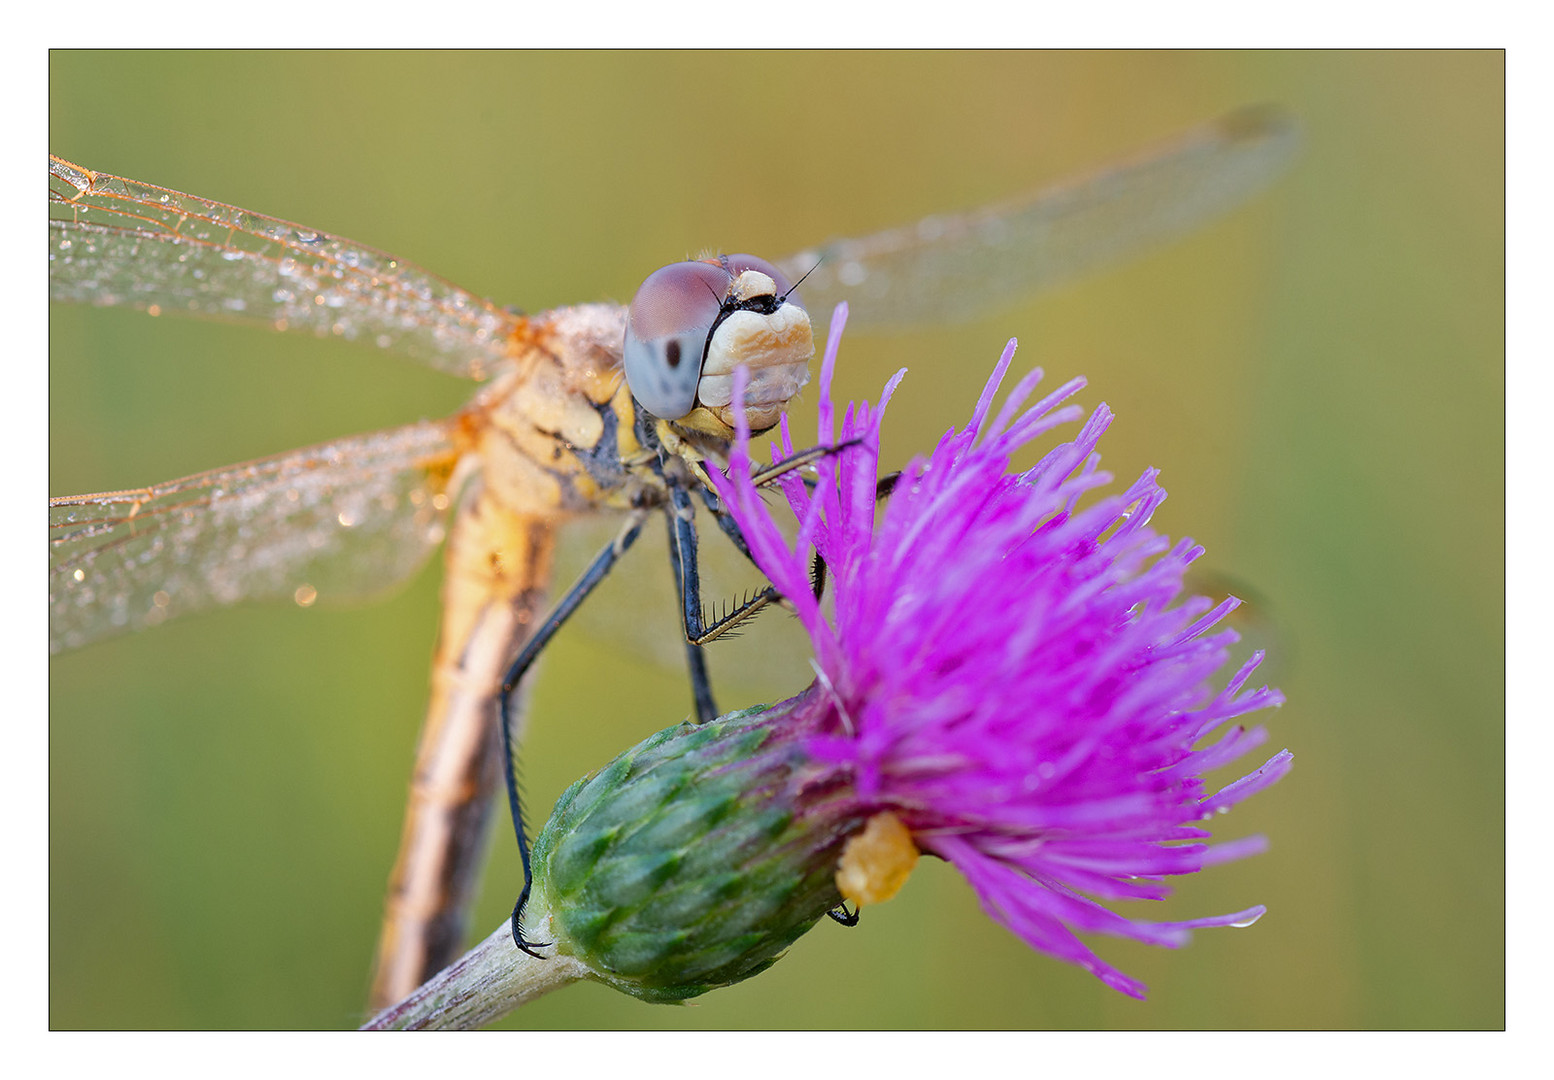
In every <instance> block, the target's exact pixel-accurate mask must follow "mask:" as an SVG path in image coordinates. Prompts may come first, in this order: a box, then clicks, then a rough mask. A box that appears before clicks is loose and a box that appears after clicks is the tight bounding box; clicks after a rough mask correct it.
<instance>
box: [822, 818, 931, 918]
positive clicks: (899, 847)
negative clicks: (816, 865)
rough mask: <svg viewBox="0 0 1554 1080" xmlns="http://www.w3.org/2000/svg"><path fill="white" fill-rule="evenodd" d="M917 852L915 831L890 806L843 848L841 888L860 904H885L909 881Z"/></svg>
mask: <svg viewBox="0 0 1554 1080" xmlns="http://www.w3.org/2000/svg"><path fill="white" fill-rule="evenodd" d="M917 856H918V850H917V845H916V844H914V843H912V833H911V831H910V830H908V829H907V827H906V826H905V825H903V824H901V819H900V818H898V817H896V815H895V814H892V813H891V812H890V811H889V810H885V811H882V812H881V813H878V814H875V815H874V816H873V817H871V818H870V819H869V823H868V824H867V825H865V826H864V828H863V832H861V833H859V834H858V835H857V836H854V837H853V838H852V839H851V840H849V841H847V846H846V847H844V848H843V849H842V859H841V862H840V863H838V864H837V868H836V888H837V891H838V892H840V893H841V894H842V896H843V898H845V899H847V900H851V901H852V902H853V903H854V904H857V905H858V906H860V907H861V906H863V905H864V904H882V903H884V902H885V901H886V900H889V899H890V898H891V897H892V896H895V895H896V893H898V892H899V891H900V890H901V886H903V885H905V884H906V879H907V876H908V875H909V874H911V873H912V867H913V865H914V864H915V863H916V862H917Z"/></svg>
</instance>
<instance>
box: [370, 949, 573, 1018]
mask: <svg viewBox="0 0 1554 1080" xmlns="http://www.w3.org/2000/svg"><path fill="white" fill-rule="evenodd" d="M586 973H587V969H586V968H585V967H584V966H583V965H582V964H581V963H579V962H578V961H577V960H575V959H574V958H572V957H570V956H554V957H550V958H549V959H545V960H540V959H536V958H535V957H533V956H529V955H528V954H527V953H522V952H519V951H518V949H517V947H516V946H515V945H514V944H513V938H512V933H511V932H510V931H509V929H508V926H507V923H505V922H504V923H503V924H502V925H501V926H500V927H498V928H497V930H496V931H495V932H494V933H493V934H492V935H491V936H490V937H488V938H486V940H484V941H482V942H481V943H480V944H479V945H476V946H475V947H474V948H473V949H471V950H470V951H469V952H467V953H465V954H464V955H463V956H461V957H460V958H459V959H457V960H455V961H454V962H453V963H452V964H449V965H448V966H447V967H446V968H444V969H443V970H442V971H439V972H438V973H437V974H436V975H434V976H432V977H431V978H430V979H429V980H427V981H426V982H425V983H424V984H422V985H421V986H420V987H418V988H417V989H416V990H415V991H414V992H413V993H412V994H411V995H410V996H409V997H407V998H405V999H404V1000H403V1001H400V1002H398V1003H396V1004H394V1005H390V1006H389V1007H388V1008H386V1009H384V1010H383V1011H382V1012H380V1013H378V1015H376V1016H374V1017H373V1018H372V1019H371V1020H369V1021H367V1023H365V1024H363V1025H362V1028H361V1030H363V1031H468V1030H471V1029H473V1028H478V1027H481V1026H483V1025H485V1024H489V1023H490V1022H491V1021H493V1020H497V1019H499V1018H501V1017H503V1016H506V1015H507V1014H508V1013H510V1012H512V1011H513V1010H514V1009H516V1008H517V1007H518V1006H520V1005H522V1004H524V1003H525V1002H528V1001H532V1000H534V999H535V998H537V997H540V996H542V995H544V994H548V993H550V991H552V990H556V989H559V988H560V987H563V986H565V985H567V984H568V983H570V982H575V981H576V980H578V979H581V978H582V977H583V976H584V975H585V974H586Z"/></svg>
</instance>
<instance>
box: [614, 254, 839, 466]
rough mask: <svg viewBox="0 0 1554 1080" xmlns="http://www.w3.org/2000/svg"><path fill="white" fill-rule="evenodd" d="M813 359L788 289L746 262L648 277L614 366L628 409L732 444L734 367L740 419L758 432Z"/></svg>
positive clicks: (714, 262) (679, 268)
mask: <svg viewBox="0 0 1554 1080" xmlns="http://www.w3.org/2000/svg"><path fill="white" fill-rule="evenodd" d="M814 355H815V339H814V333H813V331H812V330H811V329H810V325H809V313H808V312H807V311H805V310H804V305H803V303H802V302H801V301H800V300H799V297H798V295H797V293H796V292H795V291H794V288H793V286H792V285H791V284H790V283H789V282H788V279H787V277H786V275H784V274H783V272H782V271H781V270H778V269H777V268H776V267H775V266H773V265H772V264H771V263H768V262H766V261H765V260H764V259H758V258H756V257H755V256H753V255H723V256H719V257H718V258H716V259H709V260H707V261H705V262H679V263H671V264H670V265H668V266H665V267H662V268H660V269H658V270H655V271H654V272H653V273H652V274H650V275H649V276H648V278H647V280H646V281H644V282H643V283H642V287H641V288H640V289H638V290H637V295H636V297H635V298H633V299H632V301H631V307H630V308H629V309H628V311H627V315H626V342H625V347H624V351H623V354H622V360H623V365H624V369H625V372H626V382H627V383H628V385H630V387H631V392H632V396H633V397H635V398H636V400H637V402H638V404H640V405H641V406H642V407H643V408H644V409H646V410H647V411H648V412H650V413H652V414H653V415H654V416H658V417H662V418H663V419H666V420H672V421H675V422H676V424H677V425H678V426H680V427H683V428H686V429H689V430H692V431H699V432H702V433H704V434H708V435H713V436H716V437H720V438H724V439H727V438H731V437H732V436H733V427H734V423H733V417H732V415H731V413H730V405H731V403H732V402H733V395H734V378H733V376H734V369H735V368H736V367H738V366H740V365H744V367H745V368H746V370H747V371H748V372H749V378H750V381H749V384H748V386H747V388H746V390H745V419H746V422H747V423H748V424H749V426H750V429H751V431H754V432H756V433H760V432H763V431H766V430H768V429H769V428H771V427H772V426H773V425H775V424H776V423H777V419H778V417H780V416H781V415H782V413H783V410H784V409H786V408H787V405H788V402H789V401H790V400H792V399H793V397H794V395H796V394H797V393H798V392H799V391H800V390H801V389H803V387H804V384H805V383H806V382H808V381H809V361H810V358H811V357H813V356H814Z"/></svg>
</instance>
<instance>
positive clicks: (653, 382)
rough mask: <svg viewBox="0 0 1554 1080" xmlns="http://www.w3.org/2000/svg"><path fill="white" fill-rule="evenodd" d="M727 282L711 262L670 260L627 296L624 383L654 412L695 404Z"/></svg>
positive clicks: (674, 416)
mask: <svg viewBox="0 0 1554 1080" xmlns="http://www.w3.org/2000/svg"><path fill="white" fill-rule="evenodd" d="M732 281H733V276H732V275H731V274H730V273H729V272H728V271H727V270H725V269H723V267H721V266H718V265H716V264H713V263H702V262H680V263H671V264H670V265H668V266H665V267H661V268H659V269H658V270H655V271H653V273H651V274H649V275H648V278H647V280H646V281H644V282H643V283H642V287H641V288H639V289H638V290H637V295H636V296H635V297H633V298H632V301H631V308H630V309H629V310H628V311H627V314H626V345H625V348H624V350H623V352H622V360H623V362H624V365H625V368H626V382H627V384H628V385H629V386H630V387H631V394H632V396H633V397H635V398H636V399H637V403H638V404H640V405H641V406H642V407H643V408H644V409H646V410H647V411H648V412H650V413H652V414H653V415H654V416H659V417H663V418H664V419H667V420H678V419H680V418H681V417H682V416H684V415H686V414H687V413H689V412H690V411H691V410H692V409H693V408H695V407H696V384H697V383H698V381H699V380H700V379H701V365H702V359H703V357H704V356H705V355H706V352H707V339H708V337H709V336H710V335H711V333H712V329H713V327H714V326H716V325H717V322H718V316H719V314H720V313H721V311H722V309H723V301H724V298H725V297H726V296H727V295H728V291H729V286H730V284H731V283H732Z"/></svg>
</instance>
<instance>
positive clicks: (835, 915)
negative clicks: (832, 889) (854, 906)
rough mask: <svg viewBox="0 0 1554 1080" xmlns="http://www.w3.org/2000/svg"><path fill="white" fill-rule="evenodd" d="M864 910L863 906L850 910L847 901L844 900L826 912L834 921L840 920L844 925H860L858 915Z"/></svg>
mask: <svg viewBox="0 0 1554 1080" xmlns="http://www.w3.org/2000/svg"><path fill="white" fill-rule="evenodd" d="M862 910H863V909H862V908H859V909H858V911H848V910H847V901H845V900H844V901H842V902H841V903H840V904H838V905H836V907H834V908H832V909H831V910H830V911H828V912H826V914H827V915H829V916H830V917H831V919H832V920H833V921H835V922H839V923H841V924H842V925H843V926H848V927H852V926H857V925H858V916H859V914H860V913H861V912H862Z"/></svg>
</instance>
